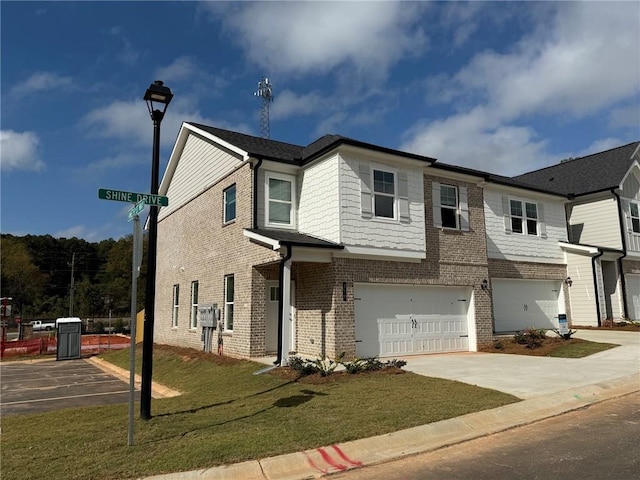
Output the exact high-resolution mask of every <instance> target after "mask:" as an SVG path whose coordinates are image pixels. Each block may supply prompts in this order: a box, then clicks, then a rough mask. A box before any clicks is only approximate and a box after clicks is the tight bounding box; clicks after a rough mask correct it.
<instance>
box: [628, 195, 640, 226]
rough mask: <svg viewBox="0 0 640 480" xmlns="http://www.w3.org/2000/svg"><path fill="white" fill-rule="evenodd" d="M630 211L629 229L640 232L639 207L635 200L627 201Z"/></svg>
mask: <svg viewBox="0 0 640 480" xmlns="http://www.w3.org/2000/svg"><path fill="white" fill-rule="evenodd" d="M629 210H630V213H631V230H632V231H633V233H640V207H639V206H638V204H637V203H635V202H629Z"/></svg>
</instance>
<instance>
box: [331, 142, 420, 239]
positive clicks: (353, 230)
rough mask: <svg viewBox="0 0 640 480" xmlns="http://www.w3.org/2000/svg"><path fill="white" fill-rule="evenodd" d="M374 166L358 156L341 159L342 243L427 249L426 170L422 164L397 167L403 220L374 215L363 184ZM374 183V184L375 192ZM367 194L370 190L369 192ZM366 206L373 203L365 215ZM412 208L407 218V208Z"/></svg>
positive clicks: (399, 199)
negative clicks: (423, 170)
mask: <svg viewBox="0 0 640 480" xmlns="http://www.w3.org/2000/svg"><path fill="white" fill-rule="evenodd" d="M378 165H379V164H378V163H376V164H375V165H374V166H372V164H371V162H370V161H368V160H367V159H366V158H361V157H359V156H356V155H353V156H352V155H349V156H344V157H342V156H341V162H340V224H341V243H343V244H344V245H345V246H346V247H347V248H348V247H349V246H357V247H367V248H380V249H388V250H401V251H409V252H424V251H425V249H426V242H425V225H424V208H425V199H424V173H423V172H422V169H421V168H418V167H402V168H397V169H396V172H397V177H398V203H399V208H400V213H399V216H400V218H399V220H390V219H386V218H373V216H372V215H373V212H372V211H371V210H372V200H371V197H370V196H368V198H369V200H368V201H367V200H366V199H365V200H363V198H364V197H366V196H367V195H365V194H364V193H363V190H362V186H363V185H365V186H366V184H367V182H366V179H365V180H363V177H362V175H365V176H366V173H367V172H369V175H368V176H369V179H370V180H371V181H372V176H371V173H370V172H371V171H372V170H373V168H378ZM403 177H405V178H406V180H407V184H406V187H407V191H406V207H403V206H402V202H403V200H402V195H403V193H404V192H403V188H404V187H402V188H401V183H402V182H401V180H402V179H403ZM372 191H373V186H371V192H372ZM365 193H366V192H365ZM363 205H365V206H367V205H369V206H370V207H369V209H370V213H369V214H368V215H365V212H364V211H363ZM405 208H406V210H405V211H408V215H407V216H406V217H405V216H404V213H403V209H405Z"/></svg>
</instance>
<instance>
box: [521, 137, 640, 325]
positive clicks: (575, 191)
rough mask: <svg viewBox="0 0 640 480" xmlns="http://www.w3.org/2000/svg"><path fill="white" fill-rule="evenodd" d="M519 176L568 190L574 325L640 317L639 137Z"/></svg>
mask: <svg viewBox="0 0 640 480" xmlns="http://www.w3.org/2000/svg"><path fill="white" fill-rule="evenodd" d="M515 180H517V181H521V182H524V183H526V184H528V185H533V186H536V187H538V188H543V189H546V190H551V191H554V192H557V193H560V194H564V195H567V196H568V198H569V199H570V201H569V202H568V203H567V206H566V209H567V211H566V218H567V222H568V225H569V241H568V242H566V243H561V245H560V246H561V249H562V251H563V253H564V256H565V258H566V263H567V270H568V274H569V276H570V278H571V288H570V289H569V291H570V304H571V314H572V324H573V325H575V326H597V325H600V324H602V322H603V321H604V320H607V319H610V320H615V321H618V320H620V319H624V318H628V319H632V320H640V213H639V212H640V142H633V143H629V144H627V145H623V146H620V147H617V148H613V149H611V150H607V151H604V152H600V153H596V154H593V155H588V156H585V157H581V158H575V159H569V160H566V161H563V162H561V163H560V164H557V165H553V166H550V167H547V168H543V169H541V170H536V171H534V172H530V173H526V174H524V175H520V176H518V177H516V178H515Z"/></svg>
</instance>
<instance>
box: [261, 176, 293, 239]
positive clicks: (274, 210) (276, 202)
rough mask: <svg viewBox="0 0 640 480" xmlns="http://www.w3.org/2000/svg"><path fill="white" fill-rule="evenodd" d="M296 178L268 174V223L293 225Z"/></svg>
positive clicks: (281, 225)
mask: <svg viewBox="0 0 640 480" xmlns="http://www.w3.org/2000/svg"><path fill="white" fill-rule="evenodd" d="M294 195H295V186H294V178H293V177H292V176H290V175H281V174H269V175H267V188H266V197H267V198H266V204H267V212H266V218H267V222H266V223H267V225H271V226H280V227H292V226H293V223H294V222H293V218H294V201H295V198H294Z"/></svg>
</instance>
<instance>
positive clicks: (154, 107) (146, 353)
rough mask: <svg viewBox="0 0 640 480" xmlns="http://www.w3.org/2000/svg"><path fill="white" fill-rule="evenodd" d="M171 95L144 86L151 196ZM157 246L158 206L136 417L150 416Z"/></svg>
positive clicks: (157, 85) (152, 223) (152, 218)
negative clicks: (149, 127) (149, 131)
mask: <svg viewBox="0 0 640 480" xmlns="http://www.w3.org/2000/svg"><path fill="white" fill-rule="evenodd" d="M172 98H173V94H172V93H171V90H170V89H169V88H168V87H165V86H164V84H163V83H162V82H161V81H160V80H156V81H155V82H154V83H152V84H151V85H150V86H149V88H147V91H146V93H145V94H144V99H145V101H146V102H147V106H148V107H149V114H150V115H151V119H152V120H153V162H152V164H151V192H150V193H151V195H157V194H158V173H159V170H160V123H162V119H163V118H164V113H165V112H166V111H167V107H168V106H169V103H170V102H171V99H172ZM157 249H158V207H157V205H151V208H150V212H149V246H148V250H147V291H146V296H145V304H144V336H143V342H142V386H141V390H140V418H142V419H143V420H149V419H150V418H151V375H152V371H153V323H154V308H155V296H156V254H157Z"/></svg>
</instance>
